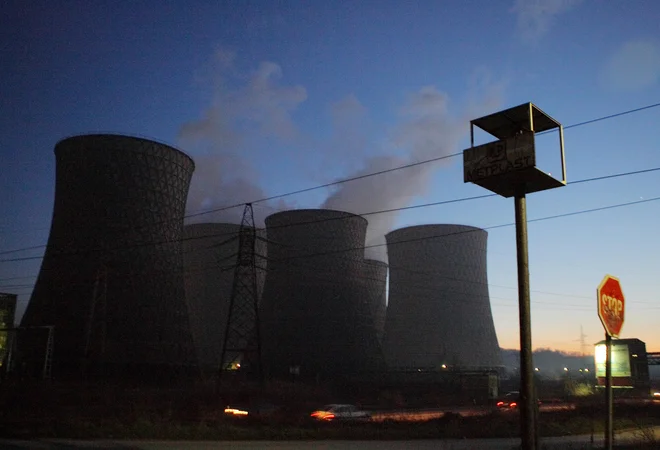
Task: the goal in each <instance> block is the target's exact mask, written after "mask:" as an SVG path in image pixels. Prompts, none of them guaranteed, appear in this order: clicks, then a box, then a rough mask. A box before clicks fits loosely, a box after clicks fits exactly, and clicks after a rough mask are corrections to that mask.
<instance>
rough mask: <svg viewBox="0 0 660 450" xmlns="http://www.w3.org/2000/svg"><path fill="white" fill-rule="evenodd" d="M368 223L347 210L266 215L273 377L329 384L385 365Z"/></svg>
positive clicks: (269, 369)
mask: <svg viewBox="0 0 660 450" xmlns="http://www.w3.org/2000/svg"><path fill="white" fill-rule="evenodd" d="M366 230H367V221H366V220H365V219H364V218H362V217H360V216H356V215H354V214H349V213H346V212H341V211H333V210H323V209H310V210H295V211H285V212H280V213H276V214H273V215H271V216H269V217H267V218H266V231H267V234H268V272H267V275H266V283H265V286H264V293H263V299H262V303H261V324H262V334H261V336H262V356H263V361H264V366H265V368H266V373H267V374H269V375H270V376H272V377H282V376H286V377H289V376H290V373H296V374H299V376H300V377H301V378H310V377H311V378H313V377H316V378H317V379H319V378H320V379H330V378H332V377H336V376H342V375H351V374H355V373H358V372H361V371H368V370H379V369H380V367H381V366H380V364H381V362H382V357H381V354H380V347H379V345H378V339H377V335H376V334H377V333H376V330H375V328H374V318H373V315H372V313H371V305H370V304H369V298H368V296H367V295H366V289H365V284H364V280H363V278H364V267H363V266H364V241H365V235H366Z"/></svg>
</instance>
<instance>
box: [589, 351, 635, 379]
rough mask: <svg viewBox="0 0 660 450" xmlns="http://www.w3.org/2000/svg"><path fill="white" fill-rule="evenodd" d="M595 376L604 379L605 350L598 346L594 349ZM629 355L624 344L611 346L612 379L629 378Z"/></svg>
mask: <svg viewBox="0 0 660 450" xmlns="http://www.w3.org/2000/svg"><path fill="white" fill-rule="evenodd" d="M595 360H596V376H597V377H599V378H600V377H602V378H605V361H606V360H607V348H606V346H605V344H598V345H596V348H595ZM630 376H631V372H630V353H629V351H628V345H626V344H618V345H614V343H613V344H612V378H623V377H630Z"/></svg>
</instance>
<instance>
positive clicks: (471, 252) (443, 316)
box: [383, 225, 500, 369]
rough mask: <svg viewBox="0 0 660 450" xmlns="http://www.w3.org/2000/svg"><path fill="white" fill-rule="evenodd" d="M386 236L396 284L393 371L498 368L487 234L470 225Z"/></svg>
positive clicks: (390, 336)
mask: <svg viewBox="0 0 660 450" xmlns="http://www.w3.org/2000/svg"><path fill="white" fill-rule="evenodd" d="M385 238H386V240H387V253H388V257H389V265H390V285H389V300H388V307H387V319H386V324H385V336H384V338H383V348H384V351H385V357H386V360H387V363H388V366H389V367H390V368H391V369H411V368H439V367H441V366H442V365H443V364H447V365H452V366H455V367H458V368H461V367H463V368H475V367H494V366H497V365H499V364H500V356H499V354H500V353H499V345H498V342H497V336H496V334H495V326H494V324H493V316H492V313H491V308H490V299H489V296H488V278H487V274H486V241H487V238H488V233H487V232H486V231H484V230H482V229H479V228H474V227H470V226H464V225H420V226H413V227H408V228H402V229H399V230H395V231H392V232H391V233H389V234H387V235H386V236H385Z"/></svg>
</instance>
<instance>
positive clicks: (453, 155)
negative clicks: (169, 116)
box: [0, 103, 660, 262]
mask: <svg viewBox="0 0 660 450" xmlns="http://www.w3.org/2000/svg"><path fill="white" fill-rule="evenodd" d="M658 106H660V103H654V104H651V105H646V106H642V107H640V108H635V109H630V110H627V111H622V112H619V113H615V114H610V115H607V116H602V117H598V118H595V119H590V120H586V121H583V122H579V123H575V124H572V125H568V126H565V127H564V130H568V129H571V128H577V127H580V126H584V125H589V124H592V123H596V122H600V121H603V120H608V119H612V118H615V117H621V116H624V115H628V114H632V113H636V112H640V111H645V110H648V109H652V108H656V107H658ZM549 131H552V130H549ZM544 133H547V132H543V133H537V134H538V135H541V134H544ZM462 154H463V153H462V152H458V153H453V154H450V155H444V156H439V157H436V158H431V159H427V160H423V161H418V162H415V163H410V164H405V165H402V166H397V167H393V168H391V169H385V170H380V171H377V172H372V173H368V174H363V175H358V176H355V177H348V178H342V179H340V180H336V181H332V182H329V183H324V184H321V185H317V186H311V187H308V188H303V189H298V190H296V191H291V192H287V193H284V194H278V195H273V196H270V197H264V198H261V199H257V200H253V201H251V202H249V203H252V204H256V203H263V202H268V201H271V200H277V199H280V198H284V197H289V196H292V195H297V194H302V193H306V192H311V191H315V190H318V189H323V188H327V187H332V186H336V185H339V184H343V183H348V182H351V181H356V180H361V179H365V178H369V177H373V176H378V175H383V174H386V173H390V172H394V171H398V170H403V169H408V168H411V167H415V166H420V165H423V164H429V163H433V162H437V161H441V160H444V159H448V158H453V157H456V156H460V155H462ZM655 170H660V168H656V169H649V170H642V171H638V172H635V173H645V172H652V171H655ZM631 174H633V173H631ZM622 175H623V174H620V175H612V176H606V177H602V178H599V179H606V178H613V177H616V176H622ZM585 181H592V180H581V181H574V182H571V183H568V184H577V183H583V182H585ZM594 181H595V179H594ZM495 195H496V194H492V195H485V196H481V197H478V198H485V197H490V196H495ZM244 204H245V203H236V204H233V205H228V206H224V207H220V208H215V209H210V210H206V211H200V212H197V213H192V214H188V215H186V216H184V217H183V218H184V219H189V218H192V217H199V216H202V215H206V214H211V213H214V212H220V211H226V210H228V209H232V208H237V207H239V206H243V205H244ZM412 208H414V207H408V209H412ZM403 209H406V208H402V209H392V210H389V211H387V212H393V211H397V210H403ZM362 215H365V214H362ZM44 247H46V245H38V246H33V247H26V248H21V249H14V250H7V251H3V252H0V255H6V254H10V253H17V252H21V251H27V250H35V249H40V248H44ZM0 262H4V261H3V260H0Z"/></svg>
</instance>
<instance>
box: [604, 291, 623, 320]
mask: <svg viewBox="0 0 660 450" xmlns="http://www.w3.org/2000/svg"><path fill="white" fill-rule="evenodd" d="M600 301H601V302H602V304H603V310H604V311H607V312H608V313H609V314H611V315H613V316H614V317H616V318H620V317H621V313H622V312H623V302H622V301H621V300H619V299H618V298H614V297H610V296H609V295H605V294H603V295H601V296H600Z"/></svg>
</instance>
